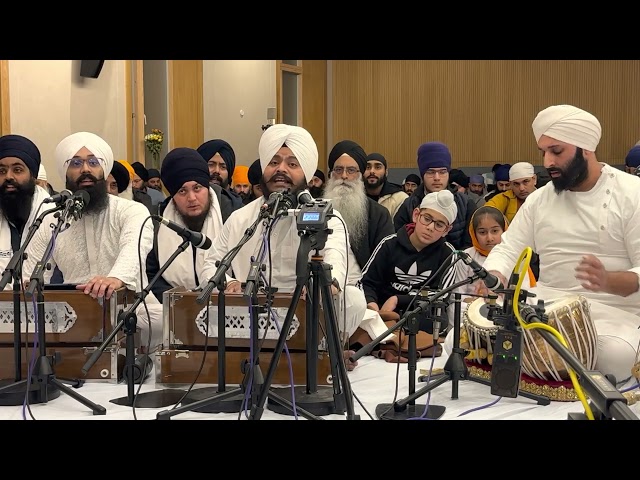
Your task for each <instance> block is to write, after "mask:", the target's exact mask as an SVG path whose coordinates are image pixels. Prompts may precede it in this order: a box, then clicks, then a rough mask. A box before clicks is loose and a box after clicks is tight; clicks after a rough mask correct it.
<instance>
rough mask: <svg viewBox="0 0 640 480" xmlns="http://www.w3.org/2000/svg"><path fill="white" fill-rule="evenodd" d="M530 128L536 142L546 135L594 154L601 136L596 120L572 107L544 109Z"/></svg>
mask: <svg viewBox="0 0 640 480" xmlns="http://www.w3.org/2000/svg"><path fill="white" fill-rule="evenodd" d="M531 127H532V128H533V135H534V136H535V137H536V142H537V141H539V140H540V137H541V136H542V135H546V136H548V137H551V138H555V139H556V140H560V141H561V142H566V143H569V144H571V145H575V146H576V147H579V148H582V149H584V150H588V151H590V152H595V150H596V147H597V146H598V143H600V137H601V136H602V127H601V126H600V122H599V121H598V119H597V118H596V117H594V116H593V115H591V114H590V113H589V112H585V111H584V110H581V109H580V108H578V107H574V106H572V105H554V106H552V107H548V108H545V109H544V110H542V111H541V112H540V113H538V115H537V116H536V118H535V120H534V121H533V123H532V124H531Z"/></svg>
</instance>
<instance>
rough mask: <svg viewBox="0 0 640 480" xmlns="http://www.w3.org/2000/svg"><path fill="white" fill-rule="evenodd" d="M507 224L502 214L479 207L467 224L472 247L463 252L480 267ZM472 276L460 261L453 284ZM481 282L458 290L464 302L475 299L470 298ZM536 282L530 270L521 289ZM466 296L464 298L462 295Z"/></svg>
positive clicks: (469, 268)
mask: <svg viewBox="0 0 640 480" xmlns="http://www.w3.org/2000/svg"><path fill="white" fill-rule="evenodd" d="M508 226H509V223H508V221H507V219H506V217H505V216H504V215H503V214H502V212H501V211H500V210H498V209H496V208H494V207H487V206H484V207H480V208H478V209H477V210H476V211H475V212H474V213H473V215H472V217H471V221H470V222H469V235H470V236H471V243H472V244H473V246H472V247H469V248H467V249H466V250H465V252H466V253H468V254H469V256H471V258H473V259H474V260H475V261H476V262H478V264H479V265H482V264H483V263H484V261H485V259H486V258H487V255H489V252H490V251H491V249H492V248H493V247H495V246H496V245H497V244H499V243H500V242H501V241H502V234H503V233H504V232H505V231H506V230H507V228H508ZM472 276H473V270H472V269H471V267H470V266H469V265H467V264H465V263H464V262H463V261H462V260H459V261H458V262H457V264H456V278H455V281H454V283H458V282H461V281H463V280H464V279H465V278H469V277H472ZM481 282H482V280H476V281H475V282H473V283H472V284H469V285H464V286H462V287H460V288H459V289H458V292H460V293H461V294H462V295H463V297H462V300H463V301H464V302H467V303H470V302H472V301H473V300H475V299H476V298H477V297H474V296H470V295H471V294H476V293H477V287H478V286H479V285H480V283H481ZM535 284H536V280H535V277H534V276H533V272H532V271H531V268H529V272H528V275H527V276H526V277H525V278H524V279H523V281H522V288H523V289H525V290H526V289H528V288H530V287H533V286H535ZM465 294H466V295H468V296H466V297H465V296H464V295H465Z"/></svg>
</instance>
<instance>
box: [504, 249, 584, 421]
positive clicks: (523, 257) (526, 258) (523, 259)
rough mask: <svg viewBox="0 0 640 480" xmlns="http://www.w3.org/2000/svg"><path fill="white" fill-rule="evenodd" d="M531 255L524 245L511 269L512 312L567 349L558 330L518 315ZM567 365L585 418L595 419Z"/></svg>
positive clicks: (525, 327) (531, 252)
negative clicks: (515, 279)
mask: <svg viewBox="0 0 640 480" xmlns="http://www.w3.org/2000/svg"><path fill="white" fill-rule="evenodd" d="M532 255H533V250H532V249H531V247H525V249H524V250H523V251H522V253H521V254H520V257H519V258H518V261H517V262H516V266H515V268H514V269H513V271H514V272H516V273H518V283H517V284H516V287H515V292H514V294H513V313H514V314H515V316H516V318H517V319H518V323H519V324H520V326H521V327H522V328H524V329H525V330H531V329H533V328H540V329H542V330H546V331H548V332H551V333H552V334H553V335H554V336H555V337H556V338H557V339H558V340H559V341H560V343H562V345H563V346H564V347H565V348H567V349H568V348H569V345H568V344H567V342H566V340H565V339H564V337H563V336H562V335H561V334H560V332H558V331H557V330H556V329H555V328H553V327H551V326H550V325H547V324H546V323H542V322H533V323H529V324H525V323H524V320H523V319H522V317H521V316H520V307H519V306H518V299H519V298H520V290H521V289H522V282H523V281H524V277H525V275H527V274H528V272H529V263H530V262H531V256H532ZM521 264H522V265H521ZM567 367H568V371H569V378H571V383H572V384H573V389H574V390H575V392H576V395H577V396H578V399H580V402H581V403H582V406H583V407H584V411H585V413H586V415H587V418H588V419H589V420H595V418H594V416H593V412H592V411H591V407H590V406H589V402H588V401H587V398H586V396H585V394H584V392H583V391H582V388H581V387H580V384H579V383H578V378H577V377H576V374H575V372H574V371H573V369H572V368H571V367H569V366H568V365H567Z"/></svg>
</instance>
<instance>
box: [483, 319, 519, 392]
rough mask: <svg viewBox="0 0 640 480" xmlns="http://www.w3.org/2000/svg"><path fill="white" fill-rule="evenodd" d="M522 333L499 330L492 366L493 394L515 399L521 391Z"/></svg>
mask: <svg viewBox="0 0 640 480" xmlns="http://www.w3.org/2000/svg"><path fill="white" fill-rule="evenodd" d="M521 370H522V332H521V331H520V330H505V329H502V328H501V329H499V330H498V333H497V334H496V341H495V347H494V349H493V362H492V365H491V394H492V395H498V396H500V397H510V398H515V397H517V396H518V391H519V389H520V373H521Z"/></svg>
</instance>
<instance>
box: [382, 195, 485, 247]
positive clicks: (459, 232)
mask: <svg viewBox="0 0 640 480" xmlns="http://www.w3.org/2000/svg"><path fill="white" fill-rule="evenodd" d="M425 195H426V194H425V191H424V186H423V185H422V184H420V185H418V188H416V190H415V191H414V192H413V194H412V195H411V196H410V197H409V198H407V199H406V200H405V201H404V203H403V204H402V205H400V208H399V209H398V212H397V213H396V215H395V217H393V226H394V228H395V230H396V231H398V230H400V228H401V227H403V226H404V225H406V224H408V223H413V209H414V208H417V207H418V206H420V203H421V202H422V199H423V198H424V196H425ZM453 197H454V199H455V201H456V206H457V207H458V215H456V219H455V220H454V222H453V227H452V228H451V231H450V232H449V233H448V234H447V236H446V239H447V241H448V242H449V243H451V245H453V246H454V247H455V248H457V249H458V250H464V249H465V248H469V247H471V246H472V245H473V244H472V243H471V235H470V234H469V222H470V221H471V216H472V215H473V212H475V211H476V209H477V208H478V207H477V206H476V204H475V202H474V201H473V200H472V199H471V198H469V196H467V195H464V194H462V193H459V192H455V193H454V194H453Z"/></svg>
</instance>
